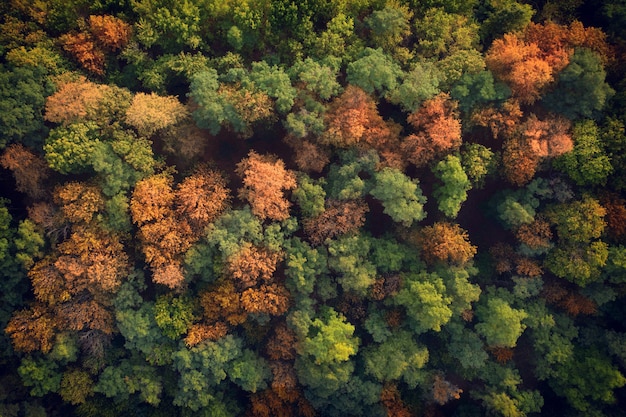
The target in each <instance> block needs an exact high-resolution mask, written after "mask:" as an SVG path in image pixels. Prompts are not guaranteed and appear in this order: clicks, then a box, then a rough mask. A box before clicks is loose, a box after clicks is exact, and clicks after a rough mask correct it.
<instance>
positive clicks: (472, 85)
mask: <svg viewBox="0 0 626 417" xmlns="http://www.w3.org/2000/svg"><path fill="white" fill-rule="evenodd" d="M510 95H511V91H510V90H509V88H508V87H507V86H506V85H505V84H503V83H501V82H496V81H495V79H494V78H493V73H492V72H491V71H489V70H484V71H480V72H477V73H475V74H472V73H466V74H463V75H462V76H461V78H460V79H459V80H458V81H457V82H456V83H455V85H454V87H453V88H452V90H451V91H450V96H451V97H452V98H453V99H454V100H457V101H458V102H459V109H460V110H461V111H462V112H464V113H465V114H471V112H472V110H475V109H477V108H480V107H481V106H484V105H487V104H488V103H492V102H496V103H497V102H503V101H504V100H506V99H507V98H508V97H509V96H510Z"/></svg>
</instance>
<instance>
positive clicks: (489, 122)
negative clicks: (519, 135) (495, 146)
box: [472, 99, 524, 138]
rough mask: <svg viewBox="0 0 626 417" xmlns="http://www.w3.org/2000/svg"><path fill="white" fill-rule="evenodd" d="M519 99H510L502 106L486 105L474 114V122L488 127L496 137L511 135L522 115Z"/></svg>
mask: <svg viewBox="0 0 626 417" xmlns="http://www.w3.org/2000/svg"><path fill="white" fill-rule="evenodd" d="M523 115H524V114H523V113H522V110H521V108H520V103H519V101H518V100H515V99H509V100H507V101H505V102H504V103H503V104H502V106H501V107H486V108H483V109H480V110H479V111H477V112H476V113H474V114H473V115H472V122H473V123H476V124H477V125H478V126H484V127H488V128H489V129H490V130H491V134H492V135H493V137H494V138H497V137H498V136H500V135H502V136H503V137H510V136H511V135H512V134H513V132H515V130H516V129H517V126H518V124H519V123H520V121H521V119H522V116H523Z"/></svg>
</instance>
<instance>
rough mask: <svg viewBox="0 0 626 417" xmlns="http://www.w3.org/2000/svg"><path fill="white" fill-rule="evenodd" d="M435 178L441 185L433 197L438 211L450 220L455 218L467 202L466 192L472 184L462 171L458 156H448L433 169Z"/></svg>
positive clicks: (437, 187)
mask: <svg viewBox="0 0 626 417" xmlns="http://www.w3.org/2000/svg"><path fill="white" fill-rule="evenodd" d="M433 171H434V174H435V176H436V177H437V178H438V179H439V181H441V182H442V183H443V184H441V185H438V186H436V188H435V191H434V193H433V195H434V196H435V199H436V200H437V207H438V208H439V210H440V211H441V212H442V213H443V214H445V215H446V216H448V217H450V218H454V217H456V215H457V214H458V213H459V210H461V205H462V204H463V202H464V201H465V200H467V191H469V190H470V189H471V188H472V184H471V182H470V180H469V178H468V177H467V174H466V173H465V171H464V170H463V166H462V165H461V160H460V158H459V157H458V156H455V155H448V156H446V158H445V159H443V160H441V161H439V162H438V163H437V165H435V168H434V170H433Z"/></svg>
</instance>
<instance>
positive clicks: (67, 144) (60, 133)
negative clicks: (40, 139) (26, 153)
mask: <svg viewBox="0 0 626 417" xmlns="http://www.w3.org/2000/svg"><path fill="white" fill-rule="evenodd" d="M99 143H100V140H99V139H98V130H97V126H96V125H95V124H94V123H92V122H87V123H74V124H72V125H70V126H68V127H57V128H55V129H53V130H52V131H51V132H50V135H49V136H48V138H47V139H46V144H45V145H44V151H45V152H46V155H45V157H46V161H48V164H49V165H50V168H52V169H54V170H55V171H58V172H60V173H61V174H69V173H80V172H83V171H85V170H86V169H87V168H88V167H89V166H90V165H91V162H92V161H93V156H94V153H95V152H96V149H97V146H98V144H99Z"/></svg>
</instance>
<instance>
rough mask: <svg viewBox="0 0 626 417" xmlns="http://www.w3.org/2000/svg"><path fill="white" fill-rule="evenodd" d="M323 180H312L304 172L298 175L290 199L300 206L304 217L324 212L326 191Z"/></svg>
mask: <svg viewBox="0 0 626 417" xmlns="http://www.w3.org/2000/svg"><path fill="white" fill-rule="evenodd" d="M324 184H325V181H324V180H323V179H321V180H317V181H316V180H313V179H311V177H309V176H308V175H306V174H300V175H299V176H298V187H297V188H296V189H295V190H293V191H292V193H291V196H292V199H293V200H295V201H296V203H297V204H298V205H299V206H300V211H301V212H302V216H304V217H305V218H310V217H315V216H318V215H320V214H322V213H323V212H324V203H325V197H326V192H325V191H324V188H323V185H324Z"/></svg>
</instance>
